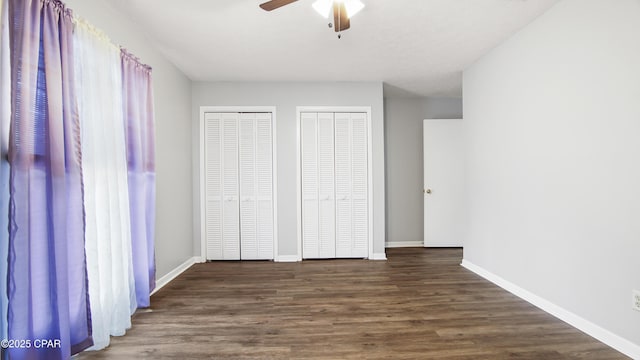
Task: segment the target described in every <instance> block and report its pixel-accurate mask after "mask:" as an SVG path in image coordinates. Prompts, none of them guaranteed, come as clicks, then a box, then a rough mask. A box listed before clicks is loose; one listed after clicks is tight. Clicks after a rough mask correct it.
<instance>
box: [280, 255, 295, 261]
mask: <svg viewBox="0 0 640 360" xmlns="http://www.w3.org/2000/svg"><path fill="white" fill-rule="evenodd" d="M298 261H300V258H299V257H298V255H280V256H278V257H277V258H276V259H275V262H298Z"/></svg>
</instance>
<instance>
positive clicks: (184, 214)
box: [65, 0, 193, 278]
mask: <svg viewBox="0 0 640 360" xmlns="http://www.w3.org/2000/svg"><path fill="white" fill-rule="evenodd" d="M65 2H66V3H67V5H68V6H69V7H70V8H71V9H73V11H74V14H76V15H78V16H80V17H83V18H85V19H87V20H88V21H89V22H91V23H92V24H93V25H94V26H96V27H97V28H99V29H101V30H102V31H104V32H105V33H106V34H107V35H108V36H109V37H110V38H111V39H112V40H113V42H114V43H116V44H119V45H122V46H124V47H126V48H127V49H129V50H130V51H131V52H133V53H134V54H135V55H136V56H138V57H139V58H140V59H141V60H142V61H143V62H144V63H146V64H149V65H151V66H152V67H153V91H154V97H155V104H154V106H155V119H156V175H157V195H156V202H157V205H156V216H157V217H156V267H157V272H156V277H157V278H160V277H162V276H163V275H166V274H167V273H168V272H170V271H171V270H173V269H175V268H176V267H177V266H178V265H180V264H181V263H183V262H184V261H185V260H187V259H189V258H191V257H193V246H192V242H193V240H192V239H193V237H192V221H191V218H192V214H191V208H192V205H191V204H192V202H193V201H192V189H191V184H192V180H191V176H192V171H191V122H190V118H191V81H190V80H189V79H188V78H187V77H186V76H185V75H184V74H183V73H182V72H180V71H179V70H178V69H177V68H176V67H175V66H173V64H171V63H170V62H168V61H167V60H166V59H165V58H164V57H163V56H162V55H161V54H160V53H158V52H157V51H156V50H155V49H154V48H153V47H152V45H151V42H150V41H149V40H148V39H146V38H145V37H144V36H143V35H141V32H140V30H139V29H138V27H137V26H136V25H135V24H134V23H133V22H132V21H130V20H129V19H128V18H127V17H126V16H123V15H122V14H121V13H119V12H117V11H115V10H114V9H113V8H112V7H111V6H110V5H109V3H108V2H107V1H101V0H65Z"/></svg>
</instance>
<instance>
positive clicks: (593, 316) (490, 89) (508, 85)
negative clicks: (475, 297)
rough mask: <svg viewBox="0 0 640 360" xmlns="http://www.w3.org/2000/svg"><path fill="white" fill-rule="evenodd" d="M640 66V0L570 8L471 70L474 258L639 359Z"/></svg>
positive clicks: (570, 4) (567, 4) (467, 95)
mask: <svg viewBox="0 0 640 360" xmlns="http://www.w3.org/2000/svg"><path fill="white" fill-rule="evenodd" d="M638 64H640V1H637V0H615V1H602V0H565V1H562V2H560V3H558V4H557V5H556V6H555V7H553V8H552V9H550V10H549V11H548V12H547V13H545V14H544V15H543V16H541V17H540V18H538V19H537V20H536V21H534V22H533V23H532V24H530V25H529V26H527V27H526V28H524V29H523V30H522V31H520V32H519V33H518V34H516V35H515V36H513V37H512V38H511V39H510V40H508V41H507V42H506V43H504V44H503V45H501V46H499V47H498V48H496V49H494V50H493V51H491V52H490V53H489V54H487V55H486V56H484V57H483V58H481V59H480V60H479V61H478V62H477V63H476V64H475V65H473V66H471V67H470V68H469V69H468V70H467V71H465V73H464V110H465V114H464V115H465V121H466V122H467V129H468V145H469V148H468V164H469V166H468V169H467V170H468V174H469V178H468V184H469V188H468V194H469V198H468V200H469V201H468V204H469V218H470V221H469V223H468V227H467V238H466V239H465V249H464V258H465V260H466V261H469V262H471V263H473V264H475V265H477V266H480V267H481V268H484V269H485V270H488V271H490V272H492V273H494V274H496V275H498V276H500V277H502V278H503V279H506V280H507V281H509V282H511V283H513V284H515V285H517V286H519V287H521V288H523V289H525V290H527V291H529V292H531V293H533V294H535V295H537V296H539V297H541V298H543V299H546V300H548V301H550V302H551V303H553V304H555V305H557V306H559V307H561V308H564V309H565V310H568V311H569V312H571V313H573V314H575V315H577V316H579V317H581V318H583V319H586V320H587V321H588V322H591V323H592V324H595V325H597V326H599V327H601V328H603V329H605V330H607V331H609V332H611V333H613V334H616V335H618V336H620V337H622V338H624V339H627V340H628V341H630V342H632V343H634V344H635V349H636V350H635V351H636V353H635V356H636V357H638V358H640V312H638V311H634V310H632V309H631V299H632V296H631V294H632V289H640V258H639V257H640V221H638V219H640V205H639V203H640V202H639V200H640V186H638V184H640V166H639V165H638V164H640V66H639V65H638ZM631 348H633V347H631Z"/></svg>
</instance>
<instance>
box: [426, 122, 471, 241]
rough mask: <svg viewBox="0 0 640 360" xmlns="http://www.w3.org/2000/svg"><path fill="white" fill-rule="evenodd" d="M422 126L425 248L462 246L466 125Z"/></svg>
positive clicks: (437, 123)
mask: <svg viewBox="0 0 640 360" xmlns="http://www.w3.org/2000/svg"><path fill="white" fill-rule="evenodd" d="M423 123H424V129H423V130H424V134H423V139H424V246H425V247H460V246H462V237H463V235H464V234H463V233H462V229H463V227H464V226H463V224H464V222H465V214H466V212H465V210H466V208H465V202H464V201H465V197H466V196H465V183H464V181H465V156H464V154H465V151H464V146H465V142H464V122H463V120H461V119H447V120H424V122H423Z"/></svg>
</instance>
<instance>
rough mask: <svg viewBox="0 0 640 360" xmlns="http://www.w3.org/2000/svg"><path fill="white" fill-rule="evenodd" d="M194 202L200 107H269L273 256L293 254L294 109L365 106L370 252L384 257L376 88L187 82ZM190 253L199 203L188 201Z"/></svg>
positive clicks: (196, 244)
mask: <svg viewBox="0 0 640 360" xmlns="http://www.w3.org/2000/svg"><path fill="white" fill-rule="evenodd" d="M192 95H193V97H192V98H193V101H192V104H193V107H192V114H193V117H192V123H193V129H192V130H193V161H194V162H193V168H194V178H193V179H194V186H193V189H194V195H193V196H194V199H199V198H200V194H199V186H198V184H197V182H198V179H199V176H200V175H199V162H200V159H199V155H200V154H199V143H198V141H199V137H198V131H199V121H200V119H199V116H200V106H234V105H235V106H275V107H276V115H277V120H276V123H277V125H276V142H277V143H276V146H277V156H278V159H277V160H278V168H277V176H278V210H277V211H278V238H279V242H278V252H279V254H278V255H279V256H292V255H296V254H297V247H298V246H297V244H298V240H297V207H296V201H297V200H296V139H297V137H296V106H371V109H372V115H371V117H372V118H371V120H372V137H373V139H372V141H373V207H374V210H373V222H374V224H373V227H374V228H373V250H374V253H376V254H382V253H384V242H385V207H384V189H385V187H384V138H383V136H384V127H383V95H382V83H377V82H376V83H303V82H299V83H298V82H296V83H291V82H290V83H286V82H285V83H279V82H211V83H198V82H195V83H193V87H192ZM193 205H194V208H193V211H194V222H195V223H194V229H195V231H194V243H193V249H194V250H193V251H194V253H196V254H199V253H200V232H199V229H200V223H199V219H200V214H199V210H200V209H199V202H198V201H197V200H195V201H194V204H193Z"/></svg>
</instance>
